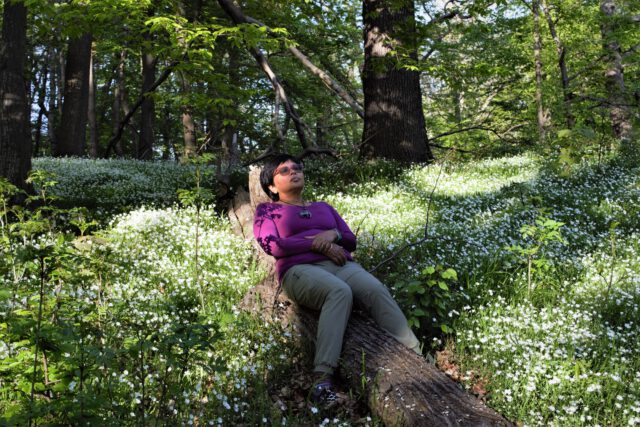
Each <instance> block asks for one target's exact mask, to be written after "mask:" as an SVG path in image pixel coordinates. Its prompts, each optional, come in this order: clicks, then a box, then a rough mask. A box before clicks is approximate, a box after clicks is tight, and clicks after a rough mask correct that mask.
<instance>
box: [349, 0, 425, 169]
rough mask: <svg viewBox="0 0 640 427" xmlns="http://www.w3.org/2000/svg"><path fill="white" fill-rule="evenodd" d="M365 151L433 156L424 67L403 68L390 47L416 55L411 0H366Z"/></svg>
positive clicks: (411, 158) (415, 158)
mask: <svg viewBox="0 0 640 427" xmlns="http://www.w3.org/2000/svg"><path fill="white" fill-rule="evenodd" d="M362 4H363V7H362V19H363V22H364V33H363V34H364V69H363V72H362V86H363V91H364V131H363V134H362V154H363V155H364V156H365V157H386V158H390V159H396V160H399V161H402V162H426V161H429V160H432V159H433V154H432V153H431V150H430V149H429V146H428V144H427V133H426V129H425V121H424V114H423V111H422V92H421V90H420V73H419V72H418V71H413V70H408V69H404V68H401V66H400V65H401V64H399V63H398V62H397V61H396V60H395V59H394V57H392V55H391V54H390V52H391V51H392V50H395V51H398V52H408V57H409V59H410V60H416V59H417V53H416V26H415V17H414V13H415V10H414V2H413V0H401V1H396V2H393V4H392V2H389V1H385V0H364V1H363V3H362Z"/></svg>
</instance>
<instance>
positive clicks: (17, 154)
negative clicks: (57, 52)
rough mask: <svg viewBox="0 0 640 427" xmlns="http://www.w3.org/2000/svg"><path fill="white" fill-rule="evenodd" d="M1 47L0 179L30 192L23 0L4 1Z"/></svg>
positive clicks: (24, 7)
mask: <svg viewBox="0 0 640 427" xmlns="http://www.w3.org/2000/svg"><path fill="white" fill-rule="evenodd" d="M2 15H3V20H2V40H1V41H2V45H1V46H0V100H2V104H1V105H0V176H3V177H5V178H7V179H8V180H9V182H11V183H12V184H14V185H15V186H17V187H19V188H22V189H25V190H26V189H28V186H27V184H26V183H25V180H26V178H27V174H28V172H29V170H30V169H31V133H30V130H29V124H30V123H29V102H28V100H27V91H26V89H25V88H26V79H25V77H26V76H25V70H24V68H25V61H26V57H27V7H26V6H25V4H24V2H23V1H13V0H5V1H4V9H3V12H2Z"/></svg>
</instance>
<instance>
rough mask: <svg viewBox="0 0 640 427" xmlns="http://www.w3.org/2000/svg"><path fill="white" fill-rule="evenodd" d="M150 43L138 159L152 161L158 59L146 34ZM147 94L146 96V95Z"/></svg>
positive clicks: (145, 60)
mask: <svg viewBox="0 0 640 427" xmlns="http://www.w3.org/2000/svg"><path fill="white" fill-rule="evenodd" d="M145 39H146V41H148V43H147V44H146V48H145V51H144V52H143V53H142V91H141V93H142V94H143V96H144V100H143V101H142V108H141V110H142V116H141V119H140V141H139V143H138V150H137V155H136V157H137V158H138V159H140V160H150V159H151V158H153V146H154V145H155V137H154V132H153V125H154V122H155V102H154V100H153V97H152V96H151V95H150V94H147V93H148V92H150V90H151V87H152V86H153V84H154V83H155V80H156V65H157V61H158V60H157V58H156V57H155V55H153V54H152V53H151V51H150V49H151V46H150V42H151V35H148V34H145ZM144 94H146V95H144Z"/></svg>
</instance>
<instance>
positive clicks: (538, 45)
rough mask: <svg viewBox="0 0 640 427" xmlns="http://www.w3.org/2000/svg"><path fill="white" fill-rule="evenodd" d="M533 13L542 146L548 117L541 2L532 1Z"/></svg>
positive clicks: (537, 106)
mask: <svg viewBox="0 0 640 427" xmlns="http://www.w3.org/2000/svg"><path fill="white" fill-rule="evenodd" d="M531 11H532V13H533V59H534V62H535V70H536V94H535V98H536V111H537V114H536V117H537V122H538V138H539V141H540V143H541V144H542V143H543V142H544V140H545V136H546V135H545V133H546V126H547V123H546V117H545V112H544V105H543V102H542V38H541V36H540V0H532V2H531Z"/></svg>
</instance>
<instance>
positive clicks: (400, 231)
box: [0, 155, 640, 426]
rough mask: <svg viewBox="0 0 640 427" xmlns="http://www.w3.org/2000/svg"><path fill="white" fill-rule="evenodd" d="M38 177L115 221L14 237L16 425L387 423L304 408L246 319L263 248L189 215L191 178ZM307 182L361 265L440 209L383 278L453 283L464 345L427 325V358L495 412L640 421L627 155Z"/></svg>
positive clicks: (3, 309)
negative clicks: (440, 356)
mask: <svg viewBox="0 0 640 427" xmlns="http://www.w3.org/2000/svg"><path fill="white" fill-rule="evenodd" d="M34 165H35V167H36V168H41V169H45V170H49V171H55V172H56V174H57V178H56V180H57V181H58V185H56V186H55V187H53V191H54V192H55V193H56V194H57V195H58V196H59V197H61V198H62V199H63V200H64V201H65V202H66V203H67V204H68V205H75V204H82V205H83V206H89V207H91V208H92V209H93V212H94V213H95V212H96V211H98V210H100V212H99V213H98V218H100V219H101V220H103V222H102V223H101V225H100V226H99V227H94V230H95V233H93V237H89V238H86V239H78V238H77V236H76V235H75V233H71V232H70V231H71V230H72V229H73V227H72V226H71V225H69V223H68V217H69V216H68V214H65V213H63V212H54V213H49V214H47V215H48V216H47V217H46V218H47V221H50V223H51V222H55V226H56V227H57V228H56V230H57V231H55V232H52V233H42V232H37V233H36V232H34V233H32V234H31V235H29V236H26V237H25V235H24V233H23V234H22V235H20V234H19V233H18V231H16V229H12V230H10V229H9V228H8V226H7V225H3V227H4V228H3V232H4V233H5V234H3V236H9V238H7V239H5V240H2V245H3V246H2V257H1V258H0V259H1V260H2V262H1V264H0V273H1V275H0V280H2V282H3V283H2V289H3V292H2V293H0V360H2V362H0V409H1V410H2V411H1V412H2V413H3V414H4V415H3V418H2V420H3V422H4V423H8V424H21V423H25V422H26V421H28V420H29V419H32V420H36V421H39V422H48V423H63V424H64V423H72V424H82V423H85V422H88V423H91V422H93V423H96V422H99V423H101V424H105V425H108V424H113V425H134V424H148V425H150V424H154V423H157V422H165V421H166V420H171V421H172V422H176V423H180V424H187V425H189V424H198V425H202V424H205V425H230V424H231V425H232V424H238V423H243V424H247V425H260V424H271V425H273V424H278V425H282V424H289V425H299V424H304V425H309V424H313V425H352V424H355V425H375V424H376V420H375V419H371V418H369V419H367V414H366V413H365V412H363V411H362V408H354V407H351V408H346V409H345V408H342V409H338V410H334V411H321V410H317V408H310V407H308V406H306V405H305V404H304V403H303V401H304V398H305V396H304V392H305V388H306V387H307V386H308V384H307V382H308V381H309V380H308V379H306V378H305V375H307V374H306V373H305V372H304V371H303V367H305V366H306V364H307V363H308V361H307V360H306V359H304V358H303V357H301V356H300V354H301V350H300V349H299V348H297V347H296V345H295V340H294V339H293V338H292V337H291V335H290V334H289V333H288V332H287V331H285V330H281V329H279V328H278V327H276V326H274V325H270V324H265V323H264V322H263V321H261V320H259V319H254V318H252V317H250V316H248V315H246V314H243V313H241V312H240V311H239V310H238V309H237V308H236V307H237V305H238V303H239V300H240V298H241V297H242V295H243V294H244V293H245V291H246V290H247V289H248V288H249V287H250V286H251V285H252V284H254V283H256V282H257V281H258V280H259V279H260V277H261V275H262V274H263V273H262V272H260V271H259V270H258V269H257V267H256V266H255V264H254V262H253V260H252V256H251V251H250V248H249V245H248V244H247V243H246V242H243V241H241V240H239V239H238V238H236V237H234V236H233V235H232V234H231V231H230V227H229V224H228V223H227V221H226V219H225V218H224V217H223V216H220V214H219V213H218V212H217V211H216V209H215V207H213V206H206V207H202V208H201V209H200V210H198V211H196V209H195V208H194V207H184V206H180V205H177V204H176V201H177V198H176V191H177V190H178V189H179V188H188V187H189V185H191V184H190V183H191V182H192V178H191V174H192V173H193V171H192V169H190V168H188V167H179V166H176V165H173V164H164V163H153V164H147V163H145V164H139V163H136V162H129V161H110V162H94V161H88V160H79V159H62V160H53V159H39V160H36V161H35V162H34ZM306 170H307V174H308V188H307V190H306V192H307V193H306V196H307V198H308V199H318V200H325V201H328V202H329V203H331V204H333V205H334V206H335V207H336V208H337V209H338V211H339V212H341V214H342V215H343V217H344V218H345V219H346V220H347V222H348V223H349V224H350V226H351V227H352V228H353V229H354V231H357V234H358V237H359V249H358V251H357V253H356V257H357V259H358V260H359V261H360V262H361V263H362V264H363V265H365V266H366V267H373V266H374V265H377V264H378V263H379V262H380V261H381V260H383V259H385V258H387V257H388V256H389V255H391V254H392V253H393V252H394V251H395V250H397V248H399V247H400V246H402V245H404V244H406V243H409V242H412V241H415V240H417V239H419V238H421V237H422V236H423V235H424V224H425V221H426V218H427V214H428V216H429V227H428V230H427V231H428V239H427V241H426V242H425V243H423V244H421V245H418V246H415V247H412V248H411V249H409V250H407V251H405V252H403V253H402V254H401V255H400V256H398V257H397V258H395V259H394V260H392V261H391V262H389V263H387V264H386V265H385V266H383V267H382V268H381V269H380V270H379V271H378V272H377V274H378V275H379V276H380V277H381V278H382V279H383V280H384V281H385V282H386V283H387V284H388V285H389V286H390V287H391V289H392V290H395V289H396V288H398V290H399V286H400V284H401V283H407V282H409V281H411V280H414V279H415V280H420V277H421V272H422V271H423V270H424V269H425V268H426V267H429V266H436V265H440V266H442V268H452V269H454V270H455V271H456V272H457V277H458V280H457V282H455V283H452V284H451V285H450V287H451V294H452V298H451V299H450V301H449V300H448V302H447V304H448V305H447V310H446V313H445V314H444V317H446V321H447V324H449V325H451V326H452V327H453V328H454V330H455V332H454V333H453V334H447V335H444V334H437V335H432V330H431V329H429V328H423V329H422V330H419V331H418V332H419V333H421V334H422V335H423V337H424V339H425V340H426V341H427V342H426V343H425V344H426V345H427V348H433V349H434V350H437V349H442V348H443V347H444V346H445V345H447V346H448V347H447V348H448V349H449V350H451V352H452V359H453V360H454V362H455V363H456V364H457V366H458V369H459V371H460V372H461V373H462V377H463V378H465V379H466V380H465V381H466V383H465V384H466V386H467V387H472V385H473V382H474V381H477V379H478V378H482V379H483V380H484V383H483V387H484V388H485V390H484V392H486V395H485V398H486V399H487V401H488V403H489V404H490V405H491V406H493V407H494V408H496V409H497V410H498V411H499V412H501V413H503V414H504V415H505V416H507V417H508V418H509V419H512V420H514V421H519V422H521V423H522V424H523V425H563V426H564V425H570V426H574V425H602V426H605V425H636V424H640V374H638V372H640V356H639V355H640V347H639V344H638V343H639V342H640V337H639V336H638V335H639V331H640V329H639V327H638V319H639V318H640V316H639V313H638V304H639V302H640V262H639V261H638V251H639V250H640V243H638V242H639V241H640V239H639V237H640V220H639V215H638V213H639V212H638V206H640V179H639V177H638V168H637V166H635V165H629V164H623V163H622V162H621V161H618V160H615V159H614V160H612V161H610V162H609V163H606V164H600V165H591V164H587V163H585V164H582V165H576V166H574V170H573V172H572V173H571V174H566V173H563V174H562V175H561V174H558V173H555V171H554V170H553V169H552V168H550V167H549V165H548V164H547V163H545V162H543V161H541V160H540V159H538V158H536V157H535V156H531V155H520V156H515V157H505V158H499V159H489V160H483V161H476V162H473V163H457V164H444V165H432V166H428V167H418V166H416V167H412V168H409V169H403V168H401V167H399V166H398V165H396V164H394V163H392V162H371V163H366V164H361V165H358V164H355V163H354V164H351V163H349V161H347V162H344V163H342V164H333V165H332V164H328V165H327V164H323V165H321V164H319V163H316V162H308V164H307V168H306ZM207 185H212V184H211V183H209V184H207ZM427 209H429V212H427ZM65 215H67V216H66V218H67V219H66V220H65V219H64V218H65ZM54 217H55V221H54ZM541 218H546V219H550V220H553V221H556V222H561V223H563V224H564V225H562V226H561V227H560V233H561V235H562V237H563V241H557V240H548V241H543V240H542V239H541V237H540V236H544V233H549V231H548V230H546V229H545V228H544V226H543V225H541V224H543V223H542V222H538V223H536V220H537V219H538V220H539V219H541ZM25 221H36V219H33V218H31V219H25ZM65 221H67V223H66V225H64V224H65ZM61 223H62V224H63V225H60V224H61ZM525 226H529V227H533V228H534V229H535V230H537V231H536V233H537V234H536V233H534V234H532V235H530V236H528V235H525V234H523V231H522V230H523V227H525ZM196 229H197V233H196ZM195 235H198V236H199V237H198V249H197V250H196V245H195V241H196V239H195ZM536 236H537V237H536ZM516 246H517V247H520V248H522V249H523V250H531V251H529V252H527V253H532V255H531V256H530V257H531V259H527V256H526V255H523V254H524V253H525V252H523V251H520V252H518V251H516V250H514V249H513V248H514V247H516ZM42 248H45V249H46V251H47V252H46V253H44V252H42V251H43V250H45V249H42ZM534 248H537V250H536V251H535V252H534V251H533V250H532V249H534ZM38 251H40V252H38ZM39 254H40V255H39ZM43 254H44V255H43ZM43 256H45V257H48V258H46V259H47V260H51V262H50V268H48V269H45V274H44V276H42V274H40V273H41V272H42V270H39V268H38V266H39V265H40V264H38V262H39V261H38V260H42V259H45V258H43ZM39 257H40V258H39ZM528 261H532V262H528ZM533 261H535V262H533ZM529 265H534V266H535V268H533V269H532V270H530V271H529V270H528V266H529ZM42 284H44V288H43V289H44V290H45V292H44V294H43V297H42V298H40V296H39V295H40V294H39V290H40V289H41V285H42ZM398 296H400V295H398ZM40 300H42V301H43V309H42V311H41V312H40V314H39V312H38V310H37V307H38V303H39V302H40ZM419 308H420V307H415V306H405V307H403V309H404V310H405V311H406V312H407V314H408V315H411V314H412V312H414V311H415V310H416V309H419ZM434 316H435V315H434ZM39 318H40V319H45V321H44V322H43V323H42V324H43V327H42V328H41V329H39V330H37V329H36V327H37V320H38V319H39ZM427 320H429V319H427ZM434 321H436V322H440V321H442V319H434ZM38 331H39V332H38ZM427 334H428V335H427ZM36 335H37V336H38V337H39V338H38V341H36V339H35V336H36ZM36 342H38V345H37V346H36ZM34 360H35V362H36V363H35V365H34ZM45 360H46V363H45ZM45 365H46V367H47V369H46V370H45ZM34 366H35V367H36V370H35V371H34ZM45 371H47V372H46V373H45ZM34 373H35V375H34ZM34 379H35V380H34ZM32 390H33V391H34V398H30V395H31V391H32ZM354 398H355V400H357V396H355V397H354ZM314 409H315V410H314ZM52 413H55V414H58V415H56V416H53V415H50V414H52Z"/></svg>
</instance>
